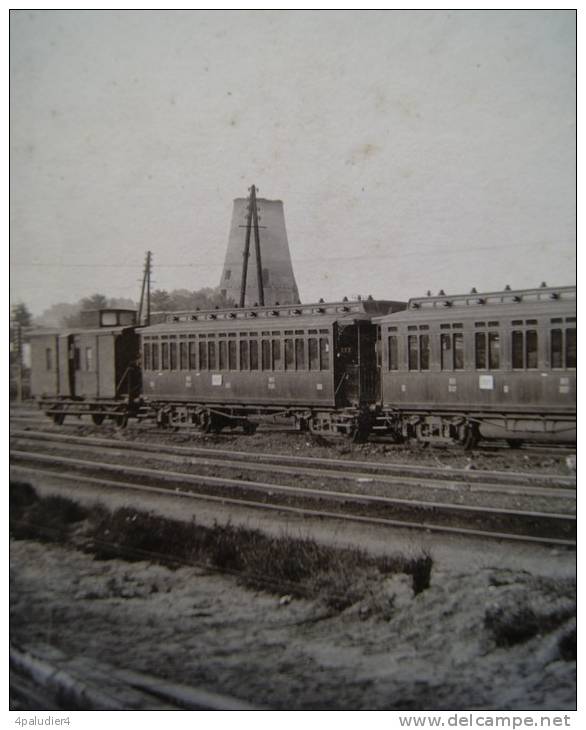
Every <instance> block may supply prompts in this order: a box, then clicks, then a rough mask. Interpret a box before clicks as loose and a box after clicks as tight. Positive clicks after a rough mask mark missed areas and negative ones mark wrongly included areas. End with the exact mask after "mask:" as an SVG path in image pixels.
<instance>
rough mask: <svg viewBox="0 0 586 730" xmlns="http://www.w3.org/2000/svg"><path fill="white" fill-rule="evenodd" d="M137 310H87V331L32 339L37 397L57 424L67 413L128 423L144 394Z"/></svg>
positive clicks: (45, 334) (46, 333)
mask: <svg viewBox="0 0 586 730" xmlns="http://www.w3.org/2000/svg"><path fill="white" fill-rule="evenodd" d="M135 319H136V312H135V311H134V310H127V309H108V310H96V311H85V312H82V327H80V328H76V329H73V328H72V329H71V330H67V331H40V332H37V333H35V334H33V335H31V338H30V341H31V393H32V395H34V396H36V397H37V399H38V402H39V405H40V407H41V408H42V409H43V410H44V411H45V412H46V413H47V415H48V416H50V417H51V418H52V419H53V421H54V422H55V423H57V424H62V423H63V421H64V420H65V417H66V416H67V415H91V417H92V420H93V421H94V423H95V424H98V425H99V424H100V423H102V422H103V421H104V419H105V418H106V417H110V418H112V419H114V420H115V421H116V423H117V424H118V425H120V426H124V425H126V422H127V420H128V416H129V415H134V406H135V404H136V402H137V399H138V398H139V397H140V393H141V378H140V370H139V368H138V359H139V349H138V348H139V340H138V334H137V332H136V329H135Z"/></svg>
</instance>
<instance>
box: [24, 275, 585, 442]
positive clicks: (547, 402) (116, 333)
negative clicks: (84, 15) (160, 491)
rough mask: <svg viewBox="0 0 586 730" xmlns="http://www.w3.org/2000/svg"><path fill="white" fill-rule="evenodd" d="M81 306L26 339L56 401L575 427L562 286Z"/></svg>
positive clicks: (97, 414)
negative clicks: (228, 304)
mask: <svg viewBox="0 0 586 730" xmlns="http://www.w3.org/2000/svg"><path fill="white" fill-rule="evenodd" d="M159 316H160V320H159V322H158V323H157V324H153V325H152V326H149V327H136V326H135V322H134V318H135V313H134V312H132V311H129V310H101V311H97V312H86V313H84V317H85V322H84V323H83V324H84V326H83V327H80V328H77V329H72V330H69V331H66V332H55V331H52V332H47V331H44V332H39V333H37V334H36V335H34V336H32V337H31V355H32V378H31V390H32V393H33V395H35V396H36V397H37V398H38V400H39V404H40V407H41V408H43V410H45V412H46V413H47V415H49V416H50V417H52V418H53V420H54V421H55V423H58V424H60V423H63V420H64V419H65V417H66V416H68V415H84V414H87V415H90V416H91V417H92V419H93V420H94V423H96V424H99V423H101V422H102V421H103V420H104V418H110V419H112V420H114V421H115V423H117V424H118V425H120V426H124V425H126V422H127V420H128V418H129V417H137V418H153V419H156V421H157V423H158V424H159V425H161V426H169V427H179V426H192V427H196V428H199V429H201V430H204V431H219V430H221V429H222V428H226V427H236V426H239V427H242V428H243V429H244V430H245V431H249V432H250V431H253V430H254V429H255V427H256V426H255V416H258V415H266V414H273V415H276V414H283V415H286V416H290V417H292V418H294V419H295V420H296V421H297V423H298V424H299V425H300V427H302V428H309V429H311V430H312V431H315V432H318V433H331V434H346V435H350V436H353V437H358V438H363V437H366V436H368V434H369V433H373V432H374V433H376V432H378V433H386V434H390V435H391V436H393V437H394V438H395V439H397V440H403V439H416V440H418V441H421V442H438V443H460V444H462V445H464V446H467V447H470V446H473V445H474V444H475V443H476V442H477V441H478V439H479V438H505V439H507V440H509V442H510V443H511V445H516V444H518V443H519V442H520V441H521V440H525V439H531V440H547V441H574V440H575V438H576V289H575V287H546V286H545V285H543V286H542V287H540V288H537V289H525V290H518V291H511V290H510V289H506V290H505V291H502V292H491V293H487V294H478V293H477V292H476V291H474V290H473V291H472V292H471V293H470V294H467V295H458V296H447V295H445V294H443V293H440V295H438V296H428V297H419V298H415V299H411V300H410V301H409V303H408V304H405V303H403V302H397V301H374V300H372V298H368V299H366V300H363V301H352V302H348V301H343V302H335V303H324V302H319V303H317V304H307V305H301V304H298V305H286V306H275V307H246V308H237V307H236V308H234V309H224V310H213V311H205V312H175V313H171V314H161V315H159Z"/></svg>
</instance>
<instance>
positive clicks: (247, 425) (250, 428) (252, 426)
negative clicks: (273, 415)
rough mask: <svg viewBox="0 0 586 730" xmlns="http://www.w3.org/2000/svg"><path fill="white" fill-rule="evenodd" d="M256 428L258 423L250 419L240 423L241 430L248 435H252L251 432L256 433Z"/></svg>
mask: <svg viewBox="0 0 586 730" xmlns="http://www.w3.org/2000/svg"><path fill="white" fill-rule="evenodd" d="M257 428H258V423H252V422H251V421H243V423H242V430H243V431H244V433H246V434H248V435H249V436H252V434H253V433H256V429H257Z"/></svg>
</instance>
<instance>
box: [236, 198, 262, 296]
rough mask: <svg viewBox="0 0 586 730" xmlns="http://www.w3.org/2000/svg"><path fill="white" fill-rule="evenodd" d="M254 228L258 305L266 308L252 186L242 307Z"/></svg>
mask: <svg viewBox="0 0 586 730" xmlns="http://www.w3.org/2000/svg"><path fill="white" fill-rule="evenodd" d="M253 228H254V250H255V254H256V281H257V286H258V303H259V304H260V306H261V307H264V303H265V294H264V286H263V282H262V261H261V255H260V236H259V228H261V226H260V225H259V223H258V209H257V206H256V187H255V186H254V185H251V186H250V197H249V199H248V215H247V216H246V238H245V240H244V252H243V254H242V256H243V261H242V280H241V282H240V306H241V307H243V306H244V303H245V299H246V279H247V276H248V258H249V256H250V234H251V232H252V229H253Z"/></svg>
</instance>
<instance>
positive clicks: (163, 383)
mask: <svg viewBox="0 0 586 730" xmlns="http://www.w3.org/2000/svg"><path fill="white" fill-rule="evenodd" d="M404 306H405V304H404V303H403V302H381V301H376V302H375V301H373V300H371V299H369V300H365V301H354V302H338V303H328V304H325V303H323V302H321V303H318V304H313V305H287V306H276V307H250V308H243V309H234V310H222V311H214V312H202V313H179V314H178V313H175V314H171V315H168V316H167V318H166V321H165V322H163V323H161V324H158V325H154V326H151V327H146V328H143V329H142V330H141V343H142V368H143V395H144V402H145V404H146V405H147V406H148V407H149V408H150V409H152V410H154V411H155V412H156V416H157V420H158V422H159V423H160V424H162V425H166V424H168V425H172V426H173V425H176V426H179V425H185V424H192V425H196V426H198V427H199V428H202V429H204V430H219V429H221V428H223V427H226V426H237V425H241V426H243V428H244V429H245V430H248V431H250V430H253V429H254V425H253V424H251V423H250V421H249V420H248V416H251V415H254V414H266V413H273V414H277V413H282V414H285V415H289V416H292V417H294V418H295V419H296V420H297V422H298V423H300V424H301V425H302V426H307V427H308V428H310V429H311V430H314V431H319V432H338V433H347V434H355V433H356V432H357V430H361V431H362V432H364V429H365V428H367V427H368V426H367V420H368V419H367V418H366V417H365V415H364V414H369V413H370V407H371V406H372V404H373V403H374V402H375V401H376V398H377V393H378V387H379V384H378V369H377V365H376V341H377V328H376V327H375V326H374V325H373V324H372V322H371V319H372V317H373V315H376V314H382V313H389V312H393V311H397V310H399V309H402V308H404Z"/></svg>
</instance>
